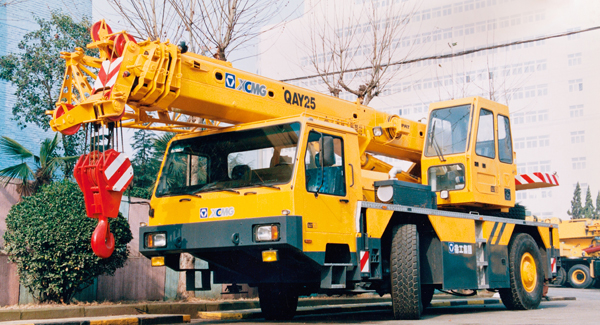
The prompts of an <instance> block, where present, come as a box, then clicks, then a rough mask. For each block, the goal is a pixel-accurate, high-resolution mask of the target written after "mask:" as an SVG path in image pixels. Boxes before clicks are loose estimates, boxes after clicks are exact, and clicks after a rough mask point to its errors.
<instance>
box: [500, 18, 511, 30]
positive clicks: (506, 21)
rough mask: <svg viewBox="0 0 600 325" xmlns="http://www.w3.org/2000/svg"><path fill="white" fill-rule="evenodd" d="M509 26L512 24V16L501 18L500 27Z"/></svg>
mask: <svg viewBox="0 0 600 325" xmlns="http://www.w3.org/2000/svg"><path fill="white" fill-rule="evenodd" d="M508 26H510V17H502V18H500V28H505V27H508Z"/></svg>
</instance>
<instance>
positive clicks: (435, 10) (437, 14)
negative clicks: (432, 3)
mask: <svg viewBox="0 0 600 325" xmlns="http://www.w3.org/2000/svg"><path fill="white" fill-rule="evenodd" d="M431 14H432V17H433V18H438V17H441V16H442V8H440V7H437V8H433V9H431Z"/></svg>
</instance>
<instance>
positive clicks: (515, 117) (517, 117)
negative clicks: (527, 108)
mask: <svg viewBox="0 0 600 325" xmlns="http://www.w3.org/2000/svg"><path fill="white" fill-rule="evenodd" d="M511 120H512V121H513V124H523V123H525V114H523V113H514V114H512V116H511Z"/></svg>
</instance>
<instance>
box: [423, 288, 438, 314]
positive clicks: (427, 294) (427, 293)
mask: <svg viewBox="0 0 600 325" xmlns="http://www.w3.org/2000/svg"><path fill="white" fill-rule="evenodd" d="M434 291H435V288H434V287H433V286H432V285H422V286H421V303H422V304H423V309H425V308H427V307H429V305H431V299H433V292H434Z"/></svg>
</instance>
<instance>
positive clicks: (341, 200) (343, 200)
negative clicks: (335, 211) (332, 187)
mask: <svg viewBox="0 0 600 325" xmlns="http://www.w3.org/2000/svg"><path fill="white" fill-rule="evenodd" d="M340 202H342V203H348V202H350V200H346V199H340Z"/></svg>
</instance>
